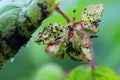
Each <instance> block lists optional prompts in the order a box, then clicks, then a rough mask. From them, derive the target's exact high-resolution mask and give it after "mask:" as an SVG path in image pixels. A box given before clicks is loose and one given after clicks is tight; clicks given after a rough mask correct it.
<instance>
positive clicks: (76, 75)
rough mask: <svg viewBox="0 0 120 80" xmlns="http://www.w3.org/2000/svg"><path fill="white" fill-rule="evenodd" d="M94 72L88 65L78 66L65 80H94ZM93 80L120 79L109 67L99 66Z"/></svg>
mask: <svg viewBox="0 0 120 80" xmlns="http://www.w3.org/2000/svg"><path fill="white" fill-rule="evenodd" d="M92 75H93V74H92V70H91V68H90V67H89V66H88V65H87V66H85V65H83V66H78V67H76V68H75V69H73V70H72V71H71V72H70V74H68V75H67V77H66V79H65V80H92ZM93 80H120V77H118V75H117V74H116V73H115V72H114V71H113V70H111V69H110V68H108V67H105V66H97V67H96V68H95V70H94V79H93Z"/></svg>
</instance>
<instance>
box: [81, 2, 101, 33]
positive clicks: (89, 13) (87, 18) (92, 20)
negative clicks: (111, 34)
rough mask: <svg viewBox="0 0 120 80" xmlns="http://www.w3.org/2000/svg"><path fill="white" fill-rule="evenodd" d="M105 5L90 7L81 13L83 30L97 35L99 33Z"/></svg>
mask: <svg viewBox="0 0 120 80" xmlns="http://www.w3.org/2000/svg"><path fill="white" fill-rule="evenodd" d="M102 12H103V5H102V4H96V5H89V6H87V7H86V8H85V9H84V11H83V12H82V13H81V20H83V22H82V23H81V25H82V27H83V29H84V30H85V31H86V32H90V33H93V34H94V33H97V32H98V31H99V29H98V26H99V22H100V20H101V17H102Z"/></svg>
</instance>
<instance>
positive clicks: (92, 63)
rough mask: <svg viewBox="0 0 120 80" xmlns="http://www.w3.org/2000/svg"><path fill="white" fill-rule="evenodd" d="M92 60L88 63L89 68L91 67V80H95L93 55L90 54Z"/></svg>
mask: <svg viewBox="0 0 120 80" xmlns="http://www.w3.org/2000/svg"><path fill="white" fill-rule="evenodd" d="M91 57H92V60H91V61H90V67H91V80H95V77H94V76H95V67H96V65H95V62H94V53H93V52H92V53H91Z"/></svg>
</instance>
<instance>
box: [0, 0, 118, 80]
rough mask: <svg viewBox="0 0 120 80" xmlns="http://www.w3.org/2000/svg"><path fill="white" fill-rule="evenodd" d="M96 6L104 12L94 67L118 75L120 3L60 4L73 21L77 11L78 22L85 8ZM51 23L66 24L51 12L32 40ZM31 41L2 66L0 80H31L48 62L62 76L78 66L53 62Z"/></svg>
mask: <svg viewBox="0 0 120 80" xmlns="http://www.w3.org/2000/svg"><path fill="white" fill-rule="evenodd" d="M98 3H102V4H104V7H105V10H104V14H103V18H102V21H101V23H100V31H99V33H98V34H99V37H98V38H97V39H95V40H94V43H93V49H94V53H95V58H96V63H97V64H98V65H99V64H101V65H104V66H108V67H110V68H112V69H113V70H114V71H115V72H117V73H118V74H120V69H119V67H120V61H119V56H120V54H119V47H120V37H119V32H120V29H119V26H120V23H119V21H120V18H119V17H118V16H119V15H120V11H119V9H120V6H119V3H120V0H111V1H109V0H69V1H67V0H63V1H62V3H61V4H60V7H61V8H62V9H63V10H64V11H65V12H66V13H67V14H68V15H69V16H71V17H73V14H72V10H73V9H74V8H76V9H77V13H76V15H77V20H79V19H80V18H81V17H80V13H81V11H82V10H83V9H84V7H85V6H87V5H90V4H98ZM66 5H67V6H66ZM53 22H58V23H62V24H63V25H65V24H66V21H65V20H64V19H63V17H62V16H60V15H59V14H58V13H56V12H54V13H53V14H52V15H51V16H50V17H49V18H47V19H46V20H45V21H44V22H43V24H42V25H41V26H40V28H39V29H38V30H37V31H36V32H35V33H34V34H33V36H35V35H36V33H38V32H40V30H41V29H42V28H43V27H44V26H46V25H47V24H49V23H53ZM33 41H34V37H32V38H31V39H30V41H29V42H28V44H27V45H26V47H24V48H21V50H20V51H19V52H18V54H17V55H16V56H15V59H14V61H13V62H12V63H11V62H7V63H6V64H5V65H4V67H3V69H2V70H1V72H0V80H8V79H9V80H31V79H32V77H31V76H32V75H34V72H37V71H38V69H39V68H42V66H43V65H44V64H48V63H50V62H53V63H55V64H59V66H61V67H62V68H63V69H64V71H65V72H66V71H68V70H71V69H73V68H75V67H76V66H78V65H80V64H81V62H75V61H73V60H71V59H69V58H66V59H63V60H59V59H55V58H53V57H51V56H49V55H48V54H46V53H45V51H44V48H45V47H46V45H41V46H39V45H37V44H36V43H34V42H33ZM103 73H104V71H103ZM108 74H109V73H108ZM113 74H114V73H113ZM35 75H36V74H35ZM113 80H114V79H113Z"/></svg>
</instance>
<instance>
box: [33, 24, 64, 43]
mask: <svg viewBox="0 0 120 80" xmlns="http://www.w3.org/2000/svg"><path fill="white" fill-rule="evenodd" d="M64 34H65V28H64V26H62V25H61V24H58V23H51V24H49V25H48V26H46V27H44V29H43V30H42V31H41V32H39V33H38V34H37V36H36V37H35V42H36V43H38V44H48V43H50V42H54V41H57V40H60V39H62V38H63V35H64Z"/></svg>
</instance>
